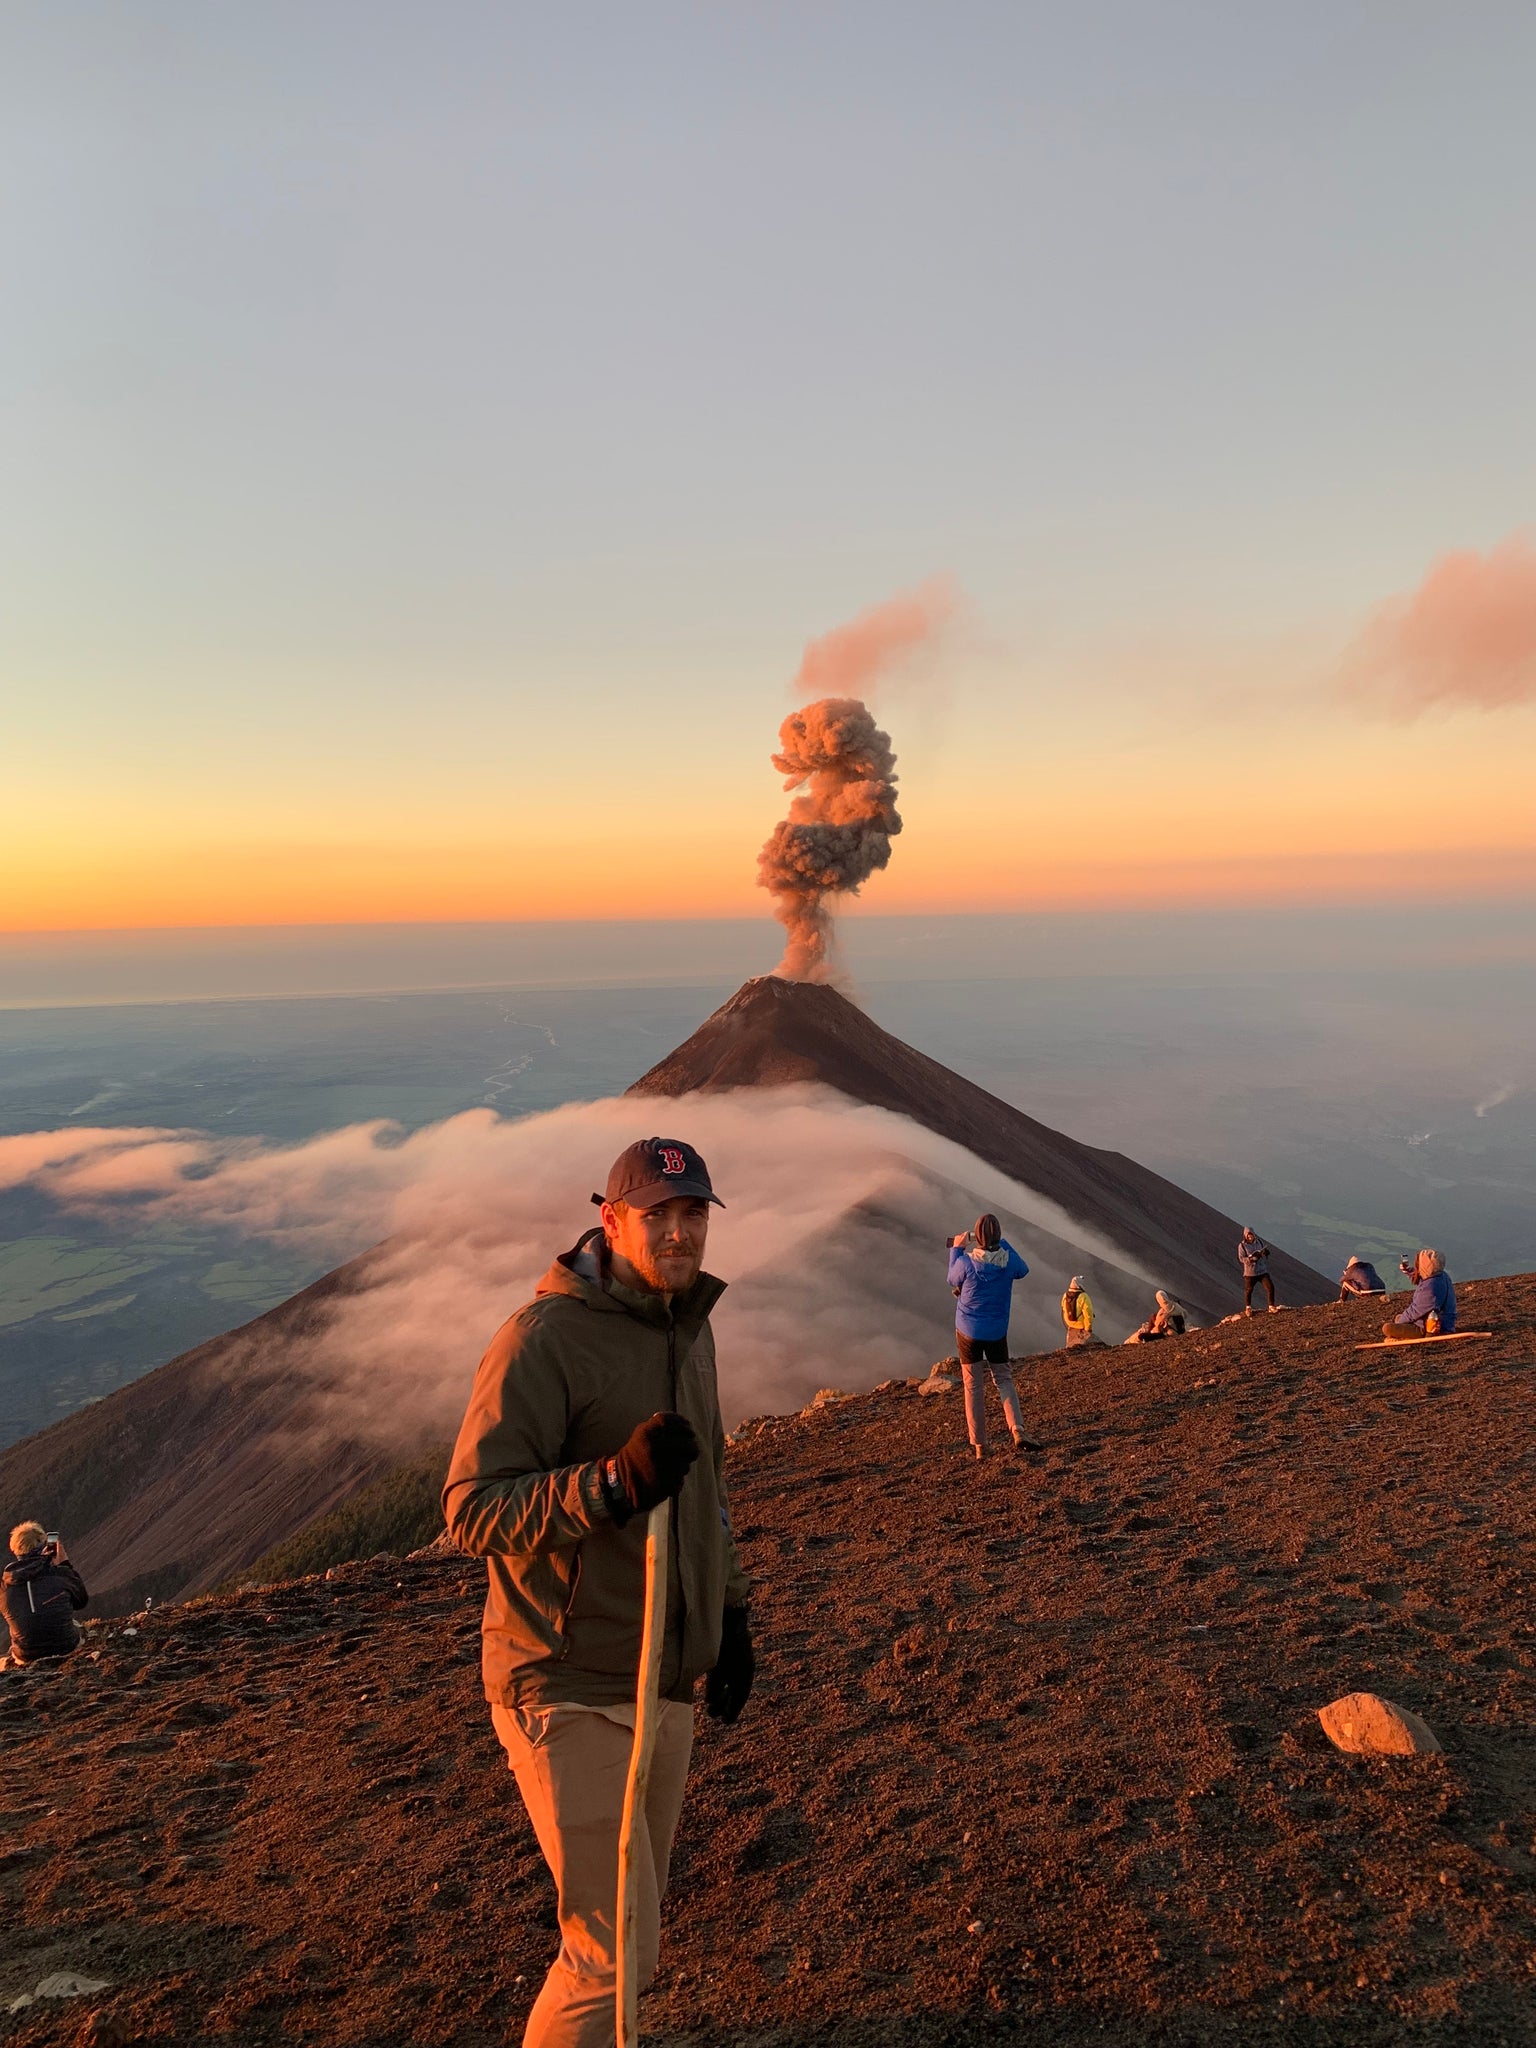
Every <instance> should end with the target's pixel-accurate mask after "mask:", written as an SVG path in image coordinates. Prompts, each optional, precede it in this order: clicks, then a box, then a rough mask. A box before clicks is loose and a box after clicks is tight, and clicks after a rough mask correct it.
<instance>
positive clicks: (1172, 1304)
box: [1125, 1287, 1186, 1344]
mask: <svg viewBox="0 0 1536 2048" xmlns="http://www.w3.org/2000/svg"><path fill="white" fill-rule="evenodd" d="M1185 1321H1186V1318H1185V1314H1184V1311H1183V1309H1182V1308H1181V1307H1180V1306H1179V1304H1178V1303H1177V1302H1176V1301H1175V1300H1174V1298H1173V1296H1172V1295H1171V1294H1165V1293H1164V1291H1163V1289H1162V1288H1161V1287H1159V1289H1158V1290H1157V1307H1156V1308H1155V1309H1154V1310H1153V1312H1152V1314H1151V1315H1149V1316H1148V1317H1147V1320H1146V1321H1145V1322H1144V1323H1143V1324H1142V1326H1141V1328H1140V1329H1139V1330H1133V1331H1132V1332H1131V1334H1130V1336H1129V1337H1127V1338H1126V1340H1125V1341H1126V1343H1127V1344H1150V1343H1152V1342H1153V1341H1154V1340H1155V1339H1156V1338H1158V1337H1182V1336H1183V1334H1184V1325H1185Z"/></svg>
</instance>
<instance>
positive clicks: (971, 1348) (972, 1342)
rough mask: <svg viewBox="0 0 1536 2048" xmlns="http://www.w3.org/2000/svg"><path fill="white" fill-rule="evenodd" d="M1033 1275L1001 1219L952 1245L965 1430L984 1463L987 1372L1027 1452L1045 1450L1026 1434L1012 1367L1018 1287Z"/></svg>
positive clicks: (987, 1221) (986, 1221)
mask: <svg viewBox="0 0 1536 2048" xmlns="http://www.w3.org/2000/svg"><path fill="white" fill-rule="evenodd" d="M1028 1271H1029V1267H1028V1266H1027V1265H1026V1264H1025V1263H1024V1261H1023V1259H1021V1258H1020V1257H1019V1255H1018V1253H1017V1252H1016V1251H1015V1250H1014V1248H1013V1246H1012V1245H1011V1244H1010V1243H1009V1242H1008V1240H1007V1238H1005V1237H1004V1236H1003V1226H1002V1225H1001V1224H1000V1223H999V1222H998V1220H997V1218H996V1217H995V1216H990V1215H989V1216H978V1217H977V1219H976V1228H975V1229H974V1230H968V1231H966V1232H965V1233H964V1235H963V1236H960V1237H952V1238H951V1239H950V1241H949V1290H950V1293H951V1294H953V1295H954V1297H955V1348H956V1350H957V1351H958V1352H959V1353H960V1377H961V1379H962V1380H963V1382H964V1384H965V1428H966V1434H967V1435H968V1436H969V1437H970V1440H971V1449H972V1450H973V1451H974V1452H975V1454H976V1456H977V1457H978V1458H984V1457H985V1456H986V1455H987V1403H986V1395H985V1393H984V1392H983V1390H982V1377H981V1375H982V1373H983V1371H989V1372H990V1373H991V1375H992V1384H993V1386H994V1387H996V1389H997V1394H998V1399H999V1400H1000V1401H1001V1402H1002V1404H1003V1414H1004V1415H1005V1416H1006V1417H1007V1420H1008V1427H1009V1429H1010V1430H1011V1431H1012V1433H1013V1441H1014V1444H1015V1446H1016V1447H1017V1448H1018V1449H1019V1450H1021V1451H1038V1450H1043V1449H1044V1445H1042V1444H1038V1443H1036V1441H1035V1439H1034V1438H1033V1437H1030V1436H1026V1435H1025V1434H1024V1414H1023V1410H1022V1409H1021V1408H1020V1407H1019V1393H1018V1389H1017V1387H1015V1385H1014V1383H1013V1374H1012V1372H1011V1371H1010V1370H1009V1367H1008V1317H1009V1313H1010V1311H1011V1309H1012V1306H1013V1283H1014V1282H1015V1280H1022V1279H1023V1278H1024V1276H1025V1274H1026V1273H1027V1272H1028Z"/></svg>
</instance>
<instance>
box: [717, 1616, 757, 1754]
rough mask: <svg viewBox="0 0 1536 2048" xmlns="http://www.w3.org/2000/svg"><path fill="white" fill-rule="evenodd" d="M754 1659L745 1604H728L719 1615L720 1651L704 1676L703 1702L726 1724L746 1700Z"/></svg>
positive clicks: (750, 1625) (750, 1684)
mask: <svg viewBox="0 0 1536 2048" xmlns="http://www.w3.org/2000/svg"><path fill="white" fill-rule="evenodd" d="M756 1671H757V1659H756V1658H755V1657H754V1656H753V1654H752V1624H751V1622H750V1620H749V1619H748V1616H747V1610H746V1608H745V1607H727V1608H726V1610H725V1612H724V1613H723V1614H722V1615H721V1617H720V1655H719V1656H718V1657H717V1658H716V1659H715V1667H714V1669H713V1670H712V1671H711V1672H710V1673H709V1675H708V1676H707V1677H706V1679H705V1680H704V1706H705V1710H706V1712H707V1713H708V1714H709V1715H710V1716H711V1717H712V1718H713V1719H714V1720H716V1721H724V1722H725V1723H726V1725H727V1726H729V1725H730V1723H731V1722H732V1721H734V1720H735V1719H736V1718H737V1716H738V1715H739V1714H740V1712H741V1710H742V1708H743V1707H744V1706H745V1705H746V1704H747V1694H748V1693H749V1692H750V1691H751V1690H752V1680H753V1677H754V1675H755V1673H756Z"/></svg>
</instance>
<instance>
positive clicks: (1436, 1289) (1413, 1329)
mask: <svg viewBox="0 0 1536 2048" xmlns="http://www.w3.org/2000/svg"><path fill="white" fill-rule="evenodd" d="M1412 1277H1413V1283H1414V1287H1413V1299H1412V1301H1410V1302H1409V1304H1408V1306H1407V1307H1406V1308H1405V1309H1404V1310H1403V1312H1402V1314H1401V1315H1400V1316H1399V1317H1398V1318H1397V1319H1396V1321H1395V1322H1391V1323H1383V1324H1382V1326H1381V1334H1382V1335H1383V1337H1385V1338H1386V1340H1387V1342H1388V1343H1389V1344H1405V1343H1411V1342H1412V1341H1413V1340H1414V1339H1415V1338H1417V1337H1448V1336H1449V1335H1450V1334H1451V1332H1452V1331H1453V1330H1454V1329H1455V1327H1456V1290H1455V1288H1454V1287H1453V1286H1452V1285H1451V1276H1450V1274H1449V1273H1447V1272H1446V1270H1445V1261H1444V1259H1443V1258H1441V1256H1440V1254H1439V1253H1438V1252H1432V1251H1429V1250H1428V1249H1427V1248H1426V1249H1425V1250H1424V1251H1421V1252H1420V1253H1419V1255H1418V1257H1417V1258H1416V1259H1415V1260H1414V1262H1413V1275H1412Z"/></svg>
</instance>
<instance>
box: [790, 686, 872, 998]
mask: <svg viewBox="0 0 1536 2048" xmlns="http://www.w3.org/2000/svg"><path fill="white" fill-rule="evenodd" d="M779 747H780V752H778V753H777V754H775V755H774V757H773V765H774V767H775V768H777V769H778V771H779V773H780V774H781V775H782V776H783V777H784V787H785V788H786V789H790V790H798V791H799V792H800V793H799V794H798V795H797V796H796V797H794V798H793V800H792V801H791V803H790V806H789V816H788V817H787V818H785V819H783V820H782V822H781V823H779V824H777V825H775V826H774V828H773V835H772V837H771V838H770V839H769V841H768V843H767V845H766V846H765V847H764V848H763V850H762V852H761V853H760V854H759V855H758V861H757V879H758V881H759V883H760V884H761V886H762V887H763V888H765V889H767V890H768V891H769V893H770V894H771V895H772V897H773V914H774V916H775V917H776V918H777V919H778V920H779V922H780V923H781V924H782V925H783V926H784V928H785V930H786V931H787V932H788V934H789V944H788V945H787V946H786V947H785V949H784V958H783V959H782V960H781V961H780V962H779V966H778V969H777V971H778V973H780V974H782V975H783V976H785V978H786V979H787V980H790V981H825V980H826V979H827V977H828V973H829V970H830V961H829V952H830V946H831V938H832V911H831V906H830V904H829V903H828V901H827V899H828V897H830V896H833V895H838V894H842V895H849V896H856V895H857V894H858V892H859V888H860V886H861V884H862V883H864V882H866V881H867V880H868V879H869V877H870V876H871V875H872V874H873V873H874V872H875V870H876V869H877V868H883V867H884V866H885V864H886V863H887V861H889V859H890V857H891V841H892V839H893V838H894V837H895V835H896V834H897V833H898V832H899V831H900V830H901V819H900V818H899V816H898V815H897V812H896V756H895V754H894V753H893V752H892V750H891V742H890V738H889V736H888V735H887V734H886V733H883V732H882V731H881V730H880V728H879V726H877V725H876V724H875V721H874V719H873V717H872V716H871V714H870V712H869V709H868V707H867V706H866V705H864V704H861V703H860V702H859V700H858V699H857V698H856V697H824V698H822V699H821V701H820V702H819V703H816V704H807V705H806V706H805V707H804V709H803V710H800V711H793V712H791V713H790V715H789V717H788V718H786V719H785V721H784V723H783V724H782V725H781V726H780V727H779Z"/></svg>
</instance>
